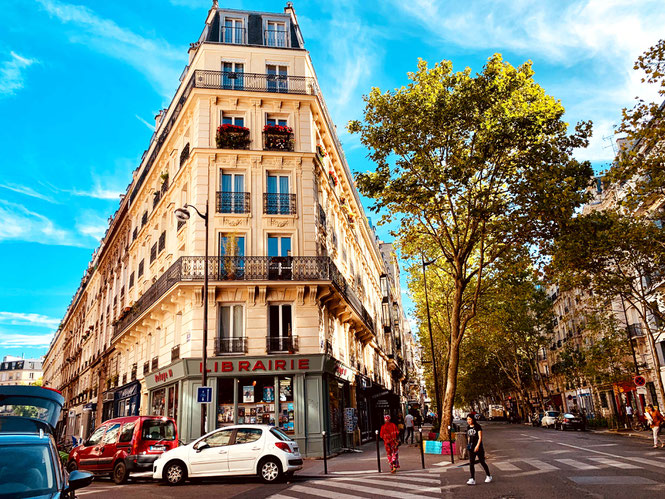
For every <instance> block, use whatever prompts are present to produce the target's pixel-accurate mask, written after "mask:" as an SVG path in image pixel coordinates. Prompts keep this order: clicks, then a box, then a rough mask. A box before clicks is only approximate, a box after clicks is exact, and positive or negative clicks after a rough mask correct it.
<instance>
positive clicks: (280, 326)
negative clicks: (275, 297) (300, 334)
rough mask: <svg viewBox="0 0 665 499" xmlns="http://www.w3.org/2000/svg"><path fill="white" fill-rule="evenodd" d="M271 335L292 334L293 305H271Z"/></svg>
mask: <svg viewBox="0 0 665 499" xmlns="http://www.w3.org/2000/svg"><path fill="white" fill-rule="evenodd" d="M269 322H270V324H269V327H270V336H271V337H272V338H284V337H288V336H290V335H291V305H290V304H284V305H270V317H269Z"/></svg>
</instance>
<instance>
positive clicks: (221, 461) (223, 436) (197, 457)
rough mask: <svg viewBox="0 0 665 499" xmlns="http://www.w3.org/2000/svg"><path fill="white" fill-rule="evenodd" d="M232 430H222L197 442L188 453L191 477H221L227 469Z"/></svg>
mask: <svg viewBox="0 0 665 499" xmlns="http://www.w3.org/2000/svg"><path fill="white" fill-rule="evenodd" d="M232 435H233V428H224V429H221V430H219V431H216V432H215V433H213V434H211V435H208V436H207V437H205V438H203V439H201V440H199V441H198V442H197V443H196V444H195V445H194V446H193V447H192V448H191V449H190V451H189V459H188V460H189V467H190V470H191V475H192V476H214V475H223V474H225V473H226V472H227V471H228V469H229V466H228V449H229V447H230V446H229V443H230V442H231V436H232Z"/></svg>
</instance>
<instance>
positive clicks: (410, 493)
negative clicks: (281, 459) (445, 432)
mask: <svg viewBox="0 0 665 499" xmlns="http://www.w3.org/2000/svg"><path fill="white" fill-rule="evenodd" d="M270 497H271V498H272V499H294V498H314V497H331V498H332V497H335V498H340V499H360V498H368V497H394V498H399V499H415V498H422V497H441V475H440V474H439V473H429V472H426V471H423V472H403V473H397V474H395V475H390V474H387V473H382V474H380V475H379V474H378V473H374V474H371V475H369V474H368V475H355V476H348V475H343V476H339V475H337V476H335V475H332V476H329V477H325V478H320V479H315V480H308V481H307V482H306V483H298V484H295V485H292V486H291V487H289V488H288V489H285V490H282V491H281V492H280V493H279V494H275V495H272V496H270Z"/></svg>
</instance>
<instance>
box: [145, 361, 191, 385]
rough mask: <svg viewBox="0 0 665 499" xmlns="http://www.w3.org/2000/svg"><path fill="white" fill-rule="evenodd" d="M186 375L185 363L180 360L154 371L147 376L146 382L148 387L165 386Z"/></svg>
mask: <svg viewBox="0 0 665 499" xmlns="http://www.w3.org/2000/svg"><path fill="white" fill-rule="evenodd" d="M184 376H185V363H184V362H183V361H182V360H180V361H178V362H176V363H175V364H172V365H170V366H167V367H164V368H162V369H160V370H158V371H154V372H152V373H150V374H148V375H146V377H145V384H146V386H147V387H148V388H155V387H156V386H163V385H166V384H168V383H171V382H173V381H176V380H177V379H180V378H183V377H184Z"/></svg>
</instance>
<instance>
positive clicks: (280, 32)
mask: <svg viewBox="0 0 665 499" xmlns="http://www.w3.org/2000/svg"><path fill="white" fill-rule="evenodd" d="M267 27H268V29H266V33H265V37H266V45H267V46H268V47H286V23H283V22H277V21H268V23H267Z"/></svg>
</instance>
